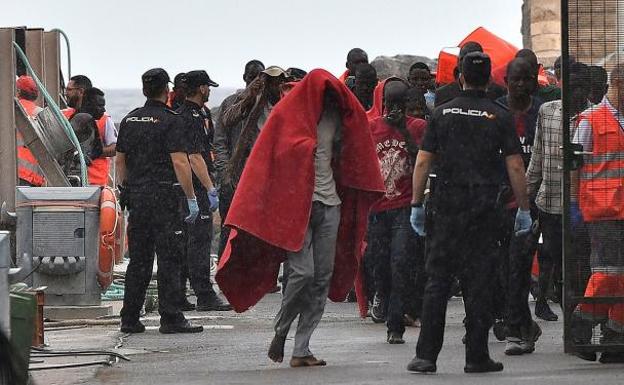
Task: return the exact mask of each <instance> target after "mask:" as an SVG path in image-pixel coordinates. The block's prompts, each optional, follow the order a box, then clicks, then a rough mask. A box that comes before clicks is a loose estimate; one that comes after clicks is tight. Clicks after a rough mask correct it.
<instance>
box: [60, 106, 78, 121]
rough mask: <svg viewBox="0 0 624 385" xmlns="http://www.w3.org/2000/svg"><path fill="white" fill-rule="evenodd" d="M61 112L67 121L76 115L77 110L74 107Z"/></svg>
mask: <svg viewBox="0 0 624 385" xmlns="http://www.w3.org/2000/svg"><path fill="white" fill-rule="evenodd" d="M61 112H62V113H63V115H65V117H66V118H67V119H69V118H71V117H72V116H73V115H74V114H75V113H76V109H75V108H73V107H67V108H66V109H64V110H61Z"/></svg>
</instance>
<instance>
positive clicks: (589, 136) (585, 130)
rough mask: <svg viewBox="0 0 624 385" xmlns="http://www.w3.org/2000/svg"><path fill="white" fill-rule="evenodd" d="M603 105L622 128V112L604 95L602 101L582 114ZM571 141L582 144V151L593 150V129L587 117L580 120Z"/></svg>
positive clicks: (623, 120) (623, 119)
mask: <svg viewBox="0 0 624 385" xmlns="http://www.w3.org/2000/svg"><path fill="white" fill-rule="evenodd" d="M604 106H606V107H607V108H608V109H609V111H610V112H611V113H612V114H613V116H614V117H615V118H616V119H617V121H618V122H619V123H620V128H621V129H623V130H624V116H622V114H621V113H620V112H619V111H618V110H616V109H615V107H613V105H611V103H610V102H609V99H607V98H606V97H605V98H604V99H602V102H600V104H597V105H595V106H593V107H592V108H590V109H589V110H587V111H585V112H583V115H587V114H588V113H591V112H594V111H596V110H597V109H599V108H601V107H604ZM572 142H573V143H577V144H581V145H583V151H586V152H592V151H593V130H592V126H591V123H590V122H589V120H588V119H583V121H581V123H580V124H579V126H578V128H577V129H576V133H575V134H574V139H573V140H572Z"/></svg>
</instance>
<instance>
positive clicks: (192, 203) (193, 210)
mask: <svg viewBox="0 0 624 385" xmlns="http://www.w3.org/2000/svg"><path fill="white" fill-rule="evenodd" d="M186 204H187V205H188V209H189V215H188V216H187V217H186V218H184V222H186V223H195V220H196V219H197V216H198V215H199V205H198V204H197V198H191V199H187V200H186Z"/></svg>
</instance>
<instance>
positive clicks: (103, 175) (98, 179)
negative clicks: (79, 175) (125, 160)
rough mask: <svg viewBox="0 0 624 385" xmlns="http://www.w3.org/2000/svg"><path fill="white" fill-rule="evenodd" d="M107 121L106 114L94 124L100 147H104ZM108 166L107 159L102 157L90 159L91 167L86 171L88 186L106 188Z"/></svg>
mask: <svg viewBox="0 0 624 385" xmlns="http://www.w3.org/2000/svg"><path fill="white" fill-rule="evenodd" d="M107 119H108V114H104V115H103V116H102V117H101V118H100V119H98V120H97V121H96V122H95V123H96V125H97V128H98V133H99V134H100V140H101V141H102V147H104V138H105V135H106V120H107ZM109 166H110V165H109V159H108V158H106V157H104V156H102V157H101V158H97V159H92V160H91V165H90V166H89V168H88V169H87V174H88V176H89V184H92V185H98V186H106V185H107V184H108V170H109Z"/></svg>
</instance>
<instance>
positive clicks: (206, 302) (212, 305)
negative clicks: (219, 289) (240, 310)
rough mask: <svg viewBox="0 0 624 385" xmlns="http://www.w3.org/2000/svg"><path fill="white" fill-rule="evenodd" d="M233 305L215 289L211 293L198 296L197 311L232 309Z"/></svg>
mask: <svg viewBox="0 0 624 385" xmlns="http://www.w3.org/2000/svg"><path fill="white" fill-rule="evenodd" d="M230 310H232V305H230V304H229V303H227V302H225V301H224V300H222V299H221V298H219V296H218V295H217V293H215V292H214V291H213V292H212V293H210V294H207V295H204V296H201V297H197V311H230Z"/></svg>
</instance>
